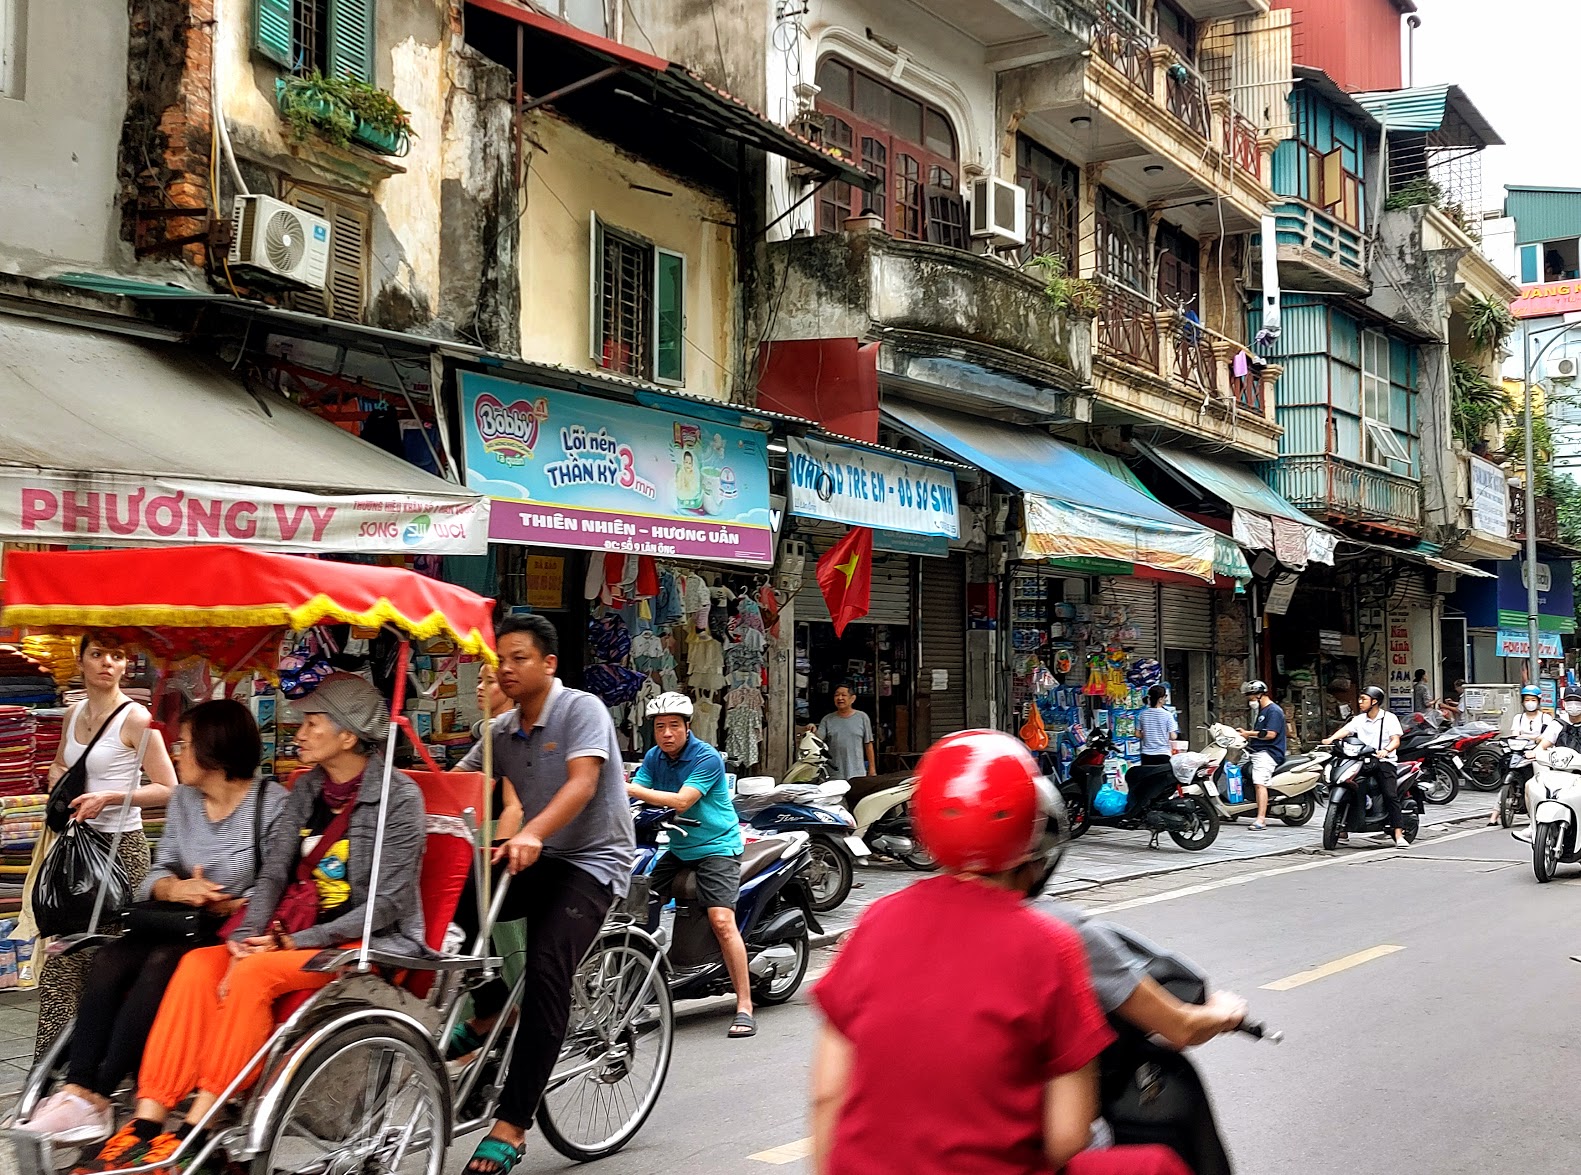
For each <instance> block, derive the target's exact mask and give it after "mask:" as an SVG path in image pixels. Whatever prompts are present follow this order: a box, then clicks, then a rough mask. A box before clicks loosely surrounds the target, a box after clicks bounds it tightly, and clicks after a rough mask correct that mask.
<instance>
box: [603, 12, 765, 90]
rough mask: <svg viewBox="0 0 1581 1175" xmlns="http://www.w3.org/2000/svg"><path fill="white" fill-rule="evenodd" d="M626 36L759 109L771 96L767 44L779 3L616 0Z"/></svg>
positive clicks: (637, 45) (628, 41)
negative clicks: (621, 7)
mask: <svg viewBox="0 0 1581 1175" xmlns="http://www.w3.org/2000/svg"><path fill="white" fill-rule="evenodd" d="M616 2H619V3H624V5H625V12H624V14H623V19H624V28H623V29H622V31H621V40H622V41H624V42H625V43H626V44H627V45H630V46H631V47H632V48H634V49H641V50H643V51H644V52H647V53H653V54H656V55H657V56H659V57H663V58H665V59H667V60H669V61H675V62H678V63H680V64H681V65H684V66H686V68H687V69H689V70H691V71H692V72H693V73H696V74H699V75H701V76H702V77H705V78H707V79H708V80H709V81H710V82H712V83H713V84H714V85H716V86H719V87H721V88H723V89H724V90H726V91H728V92H729V93H731V94H733V95H734V96H735V97H737V98H740V99H741V100H742V101H743V102H745V103H747V104H748V105H749V106H752V107H754V108H755V109H757V110H764V109H765V103H766V102H767V101H768V57H767V54H766V52H765V45H766V43H767V41H768V35H769V26H770V25H771V24H773V21H774V5H773V4H772V3H765V2H764V0H616Z"/></svg>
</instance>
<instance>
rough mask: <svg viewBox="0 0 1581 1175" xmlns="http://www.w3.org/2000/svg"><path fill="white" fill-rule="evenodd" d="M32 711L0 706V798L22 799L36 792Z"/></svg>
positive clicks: (20, 707) (36, 780)
mask: <svg viewBox="0 0 1581 1175" xmlns="http://www.w3.org/2000/svg"><path fill="white" fill-rule="evenodd" d="M36 725H37V724H36V722H35V720H34V718H33V711H31V710H29V709H27V708H26V707H25V706H0V796H23V795H29V794H31V793H33V792H35V791H37V790H38V774H37V772H36V771H35V770H34V768H33V730H34V727H35V726H36Z"/></svg>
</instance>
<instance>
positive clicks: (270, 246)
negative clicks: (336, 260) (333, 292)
mask: <svg viewBox="0 0 1581 1175" xmlns="http://www.w3.org/2000/svg"><path fill="white" fill-rule="evenodd" d="M231 230H232V231H231V253H230V263H231V264H232V265H239V266H245V267H249V268H252V269H259V270H263V271H264V272H266V273H269V274H272V275H274V276H275V277H282V278H285V279H286V280H288V281H291V282H295V283H296V284H298V285H301V286H306V287H307V288H309V289H314V290H322V289H323V288H324V283H325V280H326V279H327V277H328V275H329V234H330V224H329V221H327V220H325V219H324V218H323V217H322V216H314V215H313V214H312V213H311V212H304V211H302V209H300V208H294V207H292V206H291V205H290V204H286V203H284V202H283V201H280V200H276V199H274V198H273V197H272V196H237V197H236V208H235V211H234V212H233V213H232V223H231Z"/></svg>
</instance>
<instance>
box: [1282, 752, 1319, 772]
mask: <svg viewBox="0 0 1581 1175" xmlns="http://www.w3.org/2000/svg"><path fill="white" fill-rule="evenodd" d="M1310 762H1312V756H1311V755H1291V756H1290V758H1288V759H1286V760H1285V761H1284V762H1283V763H1281V764H1279V766H1277V767H1275V768H1274V774H1275V775H1283V774H1284V773H1285V772H1286V771H1294V770H1295V769H1296V768H1297V767H1303V766H1305V765H1306V764H1308V763H1310Z"/></svg>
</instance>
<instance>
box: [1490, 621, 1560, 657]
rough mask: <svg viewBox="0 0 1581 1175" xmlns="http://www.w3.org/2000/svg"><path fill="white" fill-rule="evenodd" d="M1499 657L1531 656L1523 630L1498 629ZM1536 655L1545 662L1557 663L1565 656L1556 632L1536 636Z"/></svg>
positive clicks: (1530, 644)
mask: <svg viewBox="0 0 1581 1175" xmlns="http://www.w3.org/2000/svg"><path fill="white" fill-rule="evenodd" d="M1498 655H1499V656H1500V657H1521V658H1525V657H1530V656H1531V655H1532V642H1531V639H1530V638H1529V637H1528V636H1527V635H1526V630H1525V629H1515V628H1501V629H1499V652H1498ZM1537 655H1538V656H1539V657H1541V658H1542V659H1543V660H1545V661H1557V660H1559V659H1560V658H1562V657H1563V656H1564V655H1565V650H1564V643H1563V642H1562V641H1561V640H1560V639H1559V634H1558V633H1557V632H1539V633H1538V634H1537Z"/></svg>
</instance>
